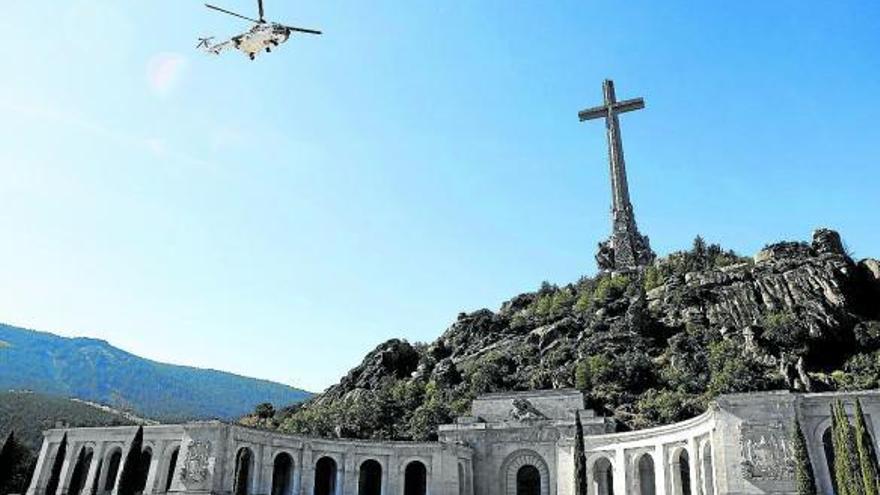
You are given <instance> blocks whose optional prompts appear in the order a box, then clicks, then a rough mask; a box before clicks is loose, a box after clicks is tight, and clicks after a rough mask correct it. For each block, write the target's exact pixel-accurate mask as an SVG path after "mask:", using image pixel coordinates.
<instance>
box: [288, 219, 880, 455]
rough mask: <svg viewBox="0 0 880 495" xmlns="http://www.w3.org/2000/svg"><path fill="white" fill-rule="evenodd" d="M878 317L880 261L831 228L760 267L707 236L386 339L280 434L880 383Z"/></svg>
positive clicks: (414, 427) (404, 435) (692, 403)
mask: <svg viewBox="0 0 880 495" xmlns="http://www.w3.org/2000/svg"><path fill="white" fill-rule="evenodd" d="M878 320H880V262H878V261H877V260H871V259H868V260H863V261H860V262H854V261H853V260H852V259H850V257H849V256H848V255H847V253H846V251H845V250H844V247H843V243H842V241H841V239H840V236H839V235H838V234H837V233H836V232H834V231H832V230H827V229H819V230H816V231H815V232H814V235H813V239H812V242H810V243H805V242H781V243H777V244H772V245H769V246H767V247H766V248H764V249H762V250H761V251H760V252H759V253H757V254H756V255H755V256H754V257H753V258H742V257H739V256H737V255H735V254H734V253H732V252H730V251H727V252H725V251H722V250H721V248H720V247H718V246H706V244H705V243H704V242H703V241H702V239H700V238H698V239H697V240H696V241H695V243H694V247H693V249H692V250H691V251H686V252H679V253H673V254H671V255H669V256H667V257H665V258H661V259H658V260H657V261H656V262H655V263H654V264H653V265H652V266H650V267H648V268H646V269H644V270H641V271H638V272H632V273H630V274H628V275H621V274H616V275H613V274H607V273H603V274H600V275H599V276H597V277H595V278H583V279H581V280H579V281H578V282H576V283H573V284H569V285H567V286H564V287H557V286H553V285H550V284H546V283H545V284H544V286H542V287H541V289H540V290H539V291H537V292H534V293H528V294H521V295H519V296H516V297H514V298H512V299H511V300H509V301H507V302H505V303H504V304H503V305H502V307H501V309H500V310H499V311H498V312H493V311H490V310H487V309H483V310H479V311H475V312H473V313H470V314H464V313H462V314H460V315H459V316H458V318H457V319H456V321H455V322H454V323H453V324H452V325H451V326H450V327H449V328H448V329H447V330H446V331H445V332H444V333H443V334H442V335H441V336H440V338H439V339H438V340H437V341H435V342H434V343H431V344H428V345H418V346H414V345H410V344H409V343H407V342H405V341H402V340H392V341H389V342H386V343H384V344H381V345H380V346H379V347H377V348H376V349H375V350H374V351H373V352H371V353H370V354H368V355H367V357H366V358H365V359H364V361H363V363H361V364H360V365H359V366H358V367H356V368H354V369H353V370H352V371H351V372H350V373H348V375H346V376H345V377H344V378H343V379H342V380H341V381H340V382H339V384H337V385H334V386H333V387H330V388H329V389H328V390H327V391H326V392H324V393H323V394H321V395H319V396H318V397H316V398H315V399H314V400H312V401H311V402H309V403H307V404H306V405H305V406H304V407H302V408H299V409H296V410H293V411H291V412H290V414H288V415H287V416H284V417H281V418H278V425H279V427H280V428H282V429H284V430H287V431H295V432H303V433H311V434H326V435H339V434H341V433H340V431H345V432H348V433H346V434H347V435H352V436H372V437H383V438H401V439H409V438H416V439H419V438H431V437H432V435H433V434H434V430H433V428H434V427H435V426H436V425H437V424H439V423H443V422H445V421H450V420H451V419H452V418H453V417H454V416H456V415H458V414H461V413H464V412H465V411H464V409H463V408H465V407H466V404H468V402H469V400H470V399H471V398H473V397H474V396H475V395H477V394H480V393H485V392H493V391H506V390H527V389H545V388H559V387H577V388H579V389H581V390H583V391H584V392H585V394H586V395H587V397H588V401H589V402H590V404H589V405H590V406H591V407H594V408H597V409H599V410H604V411H606V413H608V414H613V415H614V416H615V417H616V418H617V419H618V422H619V424H621V425H622V426H623V427H624V428H626V427H629V428H640V427H645V426H651V425H657V424H662V423H668V422H672V421H677V420H681V419H685V418H687V417H690V416H693V415H696V414H698V413H700V412H701V411H702V410H703V408H704V407H706V404H707V403H708V400H710V399H711V398H712V397H713V396H714V395H715V394H718V393H729V392H742V391H754V390H767V389H779V388H786V389H792V390H811V389H813V390H817V389H837V388H844V389H853V388H870V387H880V321H878ZM316 423H321V424H324V425H325V426H316ZM338 424H344V425H345V426H344V427H343V428H340V427H338ZM389 424H390V425H391V426H390V427H389V426H388V425H389ZM332 425H337V426H336V427H333V426H332ZM352 432H355V433H352Z"/></svg>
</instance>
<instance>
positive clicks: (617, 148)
mask: <svg viewBox="0 0 880 495" xmlns="http://www.w3.org/2000/svg"><path fill="white" fill-rule="evenodd" d="M602 91H603V93H604V94H605V104H604V105H602V106H599V107H593V108H588V109H586V110H581V111H580V112H578V118H580V119H581V122H583V121H585V120H592V119H599V118H604V119H605V130H606V133H607V135H608V160H609V162H610V165H611V195H612V196H611V199H612V207H613V208H614V209H615V210H616V209H625V208H626V207H627V206H629V204H630V203H629V185H628V184H627V182H626V162H625V161H624V159H623V140H622V138H621V136H620V120H619V119H618V118H617V115H618V114H621V113H624V112H632V111H634V110H641V109H643V108H645V100H643V99H642V98H633V99H631V100H624V101H617V97H616V96H615V94H614V81H612V80H610V79H606V80H605V82H604V83H603V84H602Z"/></svg>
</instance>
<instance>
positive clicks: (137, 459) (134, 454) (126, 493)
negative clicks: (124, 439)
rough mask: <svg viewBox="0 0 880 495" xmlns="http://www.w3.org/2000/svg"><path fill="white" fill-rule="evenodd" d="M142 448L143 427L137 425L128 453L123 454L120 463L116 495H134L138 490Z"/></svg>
mask: <svg viewBox="0 0 880 495" xmlns="http://www.w3.org/2000/svg"><path fill="white" fill-rule="evenodd" d="M143 448H144V427H143V426H138V429H137V432H136V433H135V434H134V438H132V439H131V444H129V446H128V453H127V454H126V455H125V463H124V464H123V465H122V473H121V474H120V475H119V489H118V492H117V493H118V495H135V494H136V493H137V491H138V484H139V479H138V478H139V477H140V476H139V475H140V472H141V462H142V457H143Z"/></svg>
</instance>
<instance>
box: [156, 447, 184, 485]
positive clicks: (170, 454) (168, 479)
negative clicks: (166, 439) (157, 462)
mask: <svg viewBox="0 0 880 495" xmlns="http://www.w3.org/2000/svg"><path fill="white" fill-rule="evenodd" d="M162 457H163V459H165V460H164V466H165V467H164V469H163V470H162V471H160V472H163V473H164V474H165V478H164V479H163V483H162V487H163V488H164V490H163V491H164V492H169V491H171V484H172V483H174V473H175V472H176V471H177V464H178V462H179V461H180V444H172V445H170V446H169V447H168V448H166V449H165V455H163V456H162Z"/></svg>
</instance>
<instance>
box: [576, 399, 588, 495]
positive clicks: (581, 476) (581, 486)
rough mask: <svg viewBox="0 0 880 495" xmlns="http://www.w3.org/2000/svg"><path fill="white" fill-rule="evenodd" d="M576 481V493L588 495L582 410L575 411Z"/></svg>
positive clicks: (577, 494)
mask: <svg viewBox="0 0 880 495" xmlns="http://www.w3.org/2000/svg"><path fill="white" fill-rule="evenodd" d="M574 419H575V422H574V426H575V438H574V482H575V492H574V493H575V495H587V454H586V448H585V447H584V425H583V423H581V413H580V411H576V412H575V416H574Z"/></svg>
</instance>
